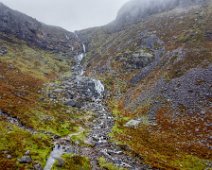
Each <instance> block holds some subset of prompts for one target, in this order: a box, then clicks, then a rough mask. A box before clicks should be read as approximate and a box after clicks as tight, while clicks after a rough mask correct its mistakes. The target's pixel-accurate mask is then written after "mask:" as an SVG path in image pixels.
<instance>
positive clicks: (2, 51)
mask: <svg viewBox="0 0 212 170" xmlns="http://www.w3.org/2000/svg"><path fill="white" fill-rule="evenodd" d="M5 54H7V48H6V47H0V56H3V55H5Z"/></svg>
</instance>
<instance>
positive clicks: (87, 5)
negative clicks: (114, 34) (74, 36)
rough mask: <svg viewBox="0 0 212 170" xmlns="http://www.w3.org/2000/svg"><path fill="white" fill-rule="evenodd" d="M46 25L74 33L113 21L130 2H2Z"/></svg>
mask: <svg viewBox="0 0 212 170" xmlns="http://www.w3.org/2000/svg"><path fill="white" fill-rule="evenodd" d="M0 1H1V2H3V3H4V4H5V5H7V6H9V7H11V8H13V9H16V10H19V11H21V12H23V13H25V14H27V15H30V16H32V17H33V18H36V19H38V20H39V21H42V22H44V23H46V24H50V25H57V26H61V27H63V28H65V29H67V30H70V31H74V30H79V29H84V28H88V27H92V26H100V25H104V24H107V23H108V22H110V21H112V20H113V19H114V18H115V17H116V14H117V12H118V10H119V9H120V7H121V6H122V5H123V4H124V3H125V2H127V1H128V0H0Z"/></svg>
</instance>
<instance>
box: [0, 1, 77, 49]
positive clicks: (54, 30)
mask: <svg viewBox="0 0 212 170" xmlns="http://www.w3.org/2000/svg"><path fill="white" fill-rule="evenodd" d="M0 32H2V33H5V34H7V35H13V36H15V37H17V38H18V39H22V40H25V41H26V42H28V44H29V45H36V46H38V47H40V48H43V49H46V50H51V51H55V52H65V53H67V52H69V53H74V51H76V52H77V51H80V50H81V45H80V43H79V39H78V38H77V36H76V35H75V34H74V33H71V32H69V31H66V30H64V29H62V28H60V27H55V26H48V25H45V24H43V23H41V22H39V21H37V20H36V19H34V18H31V17H29V16H27V15H25V14H22V13H20V12H18V11H15V10H12V9H10V8H8V7H6V6H5V5H4V4H2V3H0Z"/></svg>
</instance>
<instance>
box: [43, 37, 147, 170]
mask: <svg viewBox="0 0 212 170" xmlns="http://www.w3.org/2000/svg"><path fill="white" fill-rule="evenodd" d="M76 36H77V35H76ZM77 37H78V36H77ZM82 48H83V53H81V54H79V55H77V56H76V57H75V63H76V64H75V66H74V67H73V68H72V73H73V74H72V77H70V79H69V80H65V81H64V86H65V87H66V91H67V96H68V97H67V98H66V99H65V101H68V105H69V106H72V107H76V103H80V107H79V108H81V109H83V110H86V111H92V112H93V113H94V114H95V115H96V118H95V119H94V120H93V122H92V124H91V125H90V126H91V127H90V128H91V132H90V134H89V136H88V138H87V142H88V144H89V145H92V146H93V147H80V146H78V145H77V146H76V145H75V144H73V143H72V142H71V140H70V135H69V136H67V137H65V138H60V139H58V140H56V141H55V147H54V148H53V151H52V152H51V154H50V156H49V158H48V160H47V163H46V166H45V168H44V170H51V168H52V167H53V165H54V163H55V161H56V160H59V159H61V157H62V155H63V154H65V153H75V154H79V155H83V156H87V157H89V158H90V160H91V165H92V167H93V169H99V165H98V163H97V162H98V161H97V160H98V158H99V157H100V156H104V157H105V158H106V159H107V160H110V162H113V163H114V164H116V165H118V166H120V167H124V168H127V169H130V170H141V169H150V168H149V167H144V166H140V165H141V164H140V162H138V161H137V160H136V159H132V158H131V157H129V156H128V155H126V154H125V153H124V152H123V151H122V149H121V148H120V147H118V146H117V145H115V144H114V143H112V142H110V140H109V133H110V132H111V129H112V127H113V125H114V120H113V116H112V114H111V113H110V112H108V111H107V108H106V107H105V106H104V105H103V104H102V100H103V98H104V92H105V87H104V85H103V84H102V82H101V81H100V80H97V79H92V78H89V77H86V76H84V75H83V73H84V70H83V66H82V64H81V62H82V60H83V58H84V57H85V52H86V47H85V45H84V44H82ZM67 87H68V88H67ZM70 92H71V93H72V94H71V95H70V96H69V93H70ZM81 132H82V131H81ZM79 133H80V132H78V133H76V134H75V135H78V134H79ZM67 141H68V142H67ZM74 148H75V149H77V151H76V150H75V149H74Z"/></svg>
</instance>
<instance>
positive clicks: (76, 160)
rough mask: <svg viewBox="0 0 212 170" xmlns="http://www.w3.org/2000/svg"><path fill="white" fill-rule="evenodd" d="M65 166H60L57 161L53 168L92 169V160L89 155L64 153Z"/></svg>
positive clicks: (56, 169) (65, 169) (61, 169)
mask: <svg viewBox="0 0 212 170" xmlns="http://www.w3.org/2000/svg"><path fill="white" fill-rule="evenodd" d="M63 160H64V166H63V167H58V166H57V162H56V163H55V164H54V167H53V170H91V169H92V168H91V164H90V160H89V159H88V158H87V157H82V156H78V155H72V154H65V155H63Z"/></svg>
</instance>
